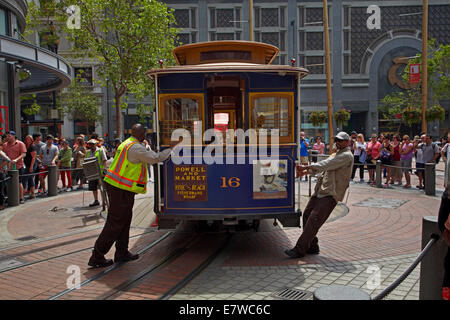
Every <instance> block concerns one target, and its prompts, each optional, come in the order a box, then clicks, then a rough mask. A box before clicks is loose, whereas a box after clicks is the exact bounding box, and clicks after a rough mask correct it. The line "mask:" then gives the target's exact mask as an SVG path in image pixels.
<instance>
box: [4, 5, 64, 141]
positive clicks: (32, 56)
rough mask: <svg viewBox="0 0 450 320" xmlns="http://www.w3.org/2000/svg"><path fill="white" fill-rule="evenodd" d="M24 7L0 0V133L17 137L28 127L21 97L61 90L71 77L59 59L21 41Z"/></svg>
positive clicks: (61, 59) (25, 12) (62, 60)
mask: <svg viewBox="0 0 450 320" xmlns="http://www.w3.org/2000/svg"><path fill="white" fill-rule="evenodd" d="M27 7H28V4H27V1H25V0H8V1H5V0H0V115H1V116H0V134H3V133H5V132H6V131H8V130H14V131H16V133H17V135H18V137H19V138H21V136H22V133H23V132H26V133H28V132H29V131H28V130H26V127H27V126H29V125H30V124H31V123H30V122H28V123H27V121H26V119H24V118H23V114H22V112H21V97H23V96H25V95H34V94H39V93H44V92H52V91H54V90H58V89H61V88H64V87H66V86H67V85H68V84H69V83H70V81H71V74H72V70H71V67H70V64H69V62H68V61H67V60H65V59H64V58H63V57H61V56H59V55H57V54H55V53H54V52H51V51H49V50H46V49H44V48H40V47H38V46H35V45H33V44H30V42H29V41H25V39H24V38H23V35H22V34H23V32H24V29H25V23H26V20H25V17H26V14H27ZM48 112H49V113H52V114H53V115H54V114H55V112H54V111H52V110H48ZM55 119H56V117H55ZM24 120H25V121H24ZM44 133H45V132H44Z"/></svg>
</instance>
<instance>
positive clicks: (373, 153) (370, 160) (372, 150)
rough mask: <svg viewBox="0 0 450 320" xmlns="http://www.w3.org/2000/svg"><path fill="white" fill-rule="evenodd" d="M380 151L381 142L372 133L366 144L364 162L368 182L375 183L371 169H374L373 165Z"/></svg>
mask: <svg viewBox="0 0 450 320" xmlns="http://www.w3.org/2000/svg"><path fill="white" fill-rule="evenodd" d="M380 152H381V143H380V142H379V141H378V140H377V135H376V134H372V139H371V140H370V141H369V143H368V144H367V146H366V153H367V158H366V163H367V168H368V169H369V182H368V183H369V184H371V185H375V181H374V176H373V170H374V169H375V165H376V163H377V160H378V158H379V157H380Z"/></svg>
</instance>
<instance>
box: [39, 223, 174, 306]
mask: <svg viewBox="0 0 450 320" xmlns="http://www.w3.org/2000/svg"><path fill="white" fill-rule="evenodd" d="M173 234H174V232H173V231H169V232H167V233H166V234H164V235H163V236H162V237H160V238H158V239H157V240H155V241H153V242H152V243H150V244H149V245H147V246H146V247H144V248H143V249H141V250H140V251H138V252H137V253H138V254H139V255H142V254H144V253H145V252H147V251H148V250H150V249H151V248H153V247H154V246H156V245H157V244H158V243H160V242H161V241H163V240H165V239H167V238H168V237H169V236H171V235H173ZM123 265H125V263H116V264H113V265H112V266H110V267H108V268H107V269H105V270H103V271H101V272H99V273H97V274H95V275H94V276H92V277H90V278H88V279H86V280H84V281H83V282H81V283H80V285H79V288H81V287H83V286H85V285H86V284H88V283H90V282H92V281H94V280H97V279H99V278H101V277H103V276H105V275H107V274H108V273H110V272H112V271H114V270H116V269H118V268H120V267H121V266H123ZM74 290H77V287H73V288H69V289H66V290H64V291H61V292H59V293H57V294H55V295H53V296H51V297H49V298H48V299H47V300H56V299H58V298H60V297H62V296H64V295H66V294H67V293H69V292H72V291H74Z"/></svg>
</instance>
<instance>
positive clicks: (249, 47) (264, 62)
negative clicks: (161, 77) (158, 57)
mask: <svg viewBox="0 0 450 320" xmlns="http://www.w3.org/2000/svg"><path fill="white" fill-rule="evenodd" d="M278 52H279V50H278V48H277V47H275V46H273V45H270V44H267V43H261V42H253V41H238V40H234V41H208V42H199V43H192V44H186V45H183V46H180V47H177V48H175V49H173V51H172V53H173V55H174V57H175V60H176V61H177V63H178V66H168V67H164V68H162V67H161V68H160V69H152V70H150V71H148V72H147V75H148V76H153V75H156V74H169V73H180V72H181V73H183V72H184V73H187V72H190V73H192V72H199V73H204V72H278V73H285V74H286V73H291V74H292V73H297V74H300V77H301V78H303V77H305V76H306V75H307V74H308V73H309V71H308V70H307V69H305V68H301V67H293V66H288V65H272V64H271V63H272V61H273V60H274V59H275V57H276V56H277V54H278Z"/></svg>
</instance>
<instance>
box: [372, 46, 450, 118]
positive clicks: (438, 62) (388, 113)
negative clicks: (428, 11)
mask: <svg viewBox="0 0 450 320" xmlns="http://www.w3.org/2000/svg"><path fill="white" fill-rule="evenodd" d="M428 45H429V48H428V52H429V54H430V57H429V58H428V60H427V61H428V63H427V65H428V89H429V92H430V94H428V97H430V99H431V104H432V105H437V104H439V101H440V100H448V99H450V45H442V44H441V45H437V43H436V41H435V40H434V39H431V40H430V41H429V44H428ZM416 63H419V64H421V63H422V57H421V54H417V55H416V57H415V58H413V59H410V60H409V61H408V65H407V66H406V67H405V70H404V73H403V75H402V78H403V81H405V82H409V66H410V65H411V64H416ZM421 84H422V81H421V82H420V83H419V84H418V85H415V86H413V87H412V88H411V89H408V90H405V91H397V92H393V93H391V94H389V95H387V96H385V97H384V98H383V99H382V100H381V103H380V106H379V111H380V112H382V114H383V117H384V118H386V119H392V118H395V117H396V116H397V115H399V114H402V113H403V111H404V110H405V108H411V107H413V108H414V107H415V108H419V107H420V105H421V91H422V86H421ZM402 120H403V121H405V122H406V119H402ZM420 121H421V119H418V122H420ZM408 122H410V121H408ZM410 124H411V122H410Z"/></svg>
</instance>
